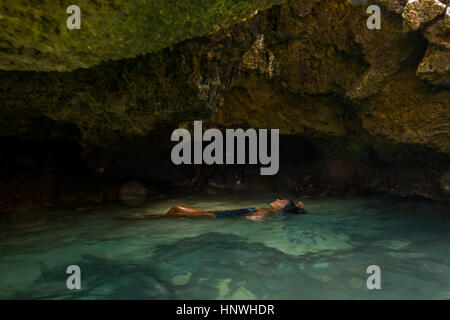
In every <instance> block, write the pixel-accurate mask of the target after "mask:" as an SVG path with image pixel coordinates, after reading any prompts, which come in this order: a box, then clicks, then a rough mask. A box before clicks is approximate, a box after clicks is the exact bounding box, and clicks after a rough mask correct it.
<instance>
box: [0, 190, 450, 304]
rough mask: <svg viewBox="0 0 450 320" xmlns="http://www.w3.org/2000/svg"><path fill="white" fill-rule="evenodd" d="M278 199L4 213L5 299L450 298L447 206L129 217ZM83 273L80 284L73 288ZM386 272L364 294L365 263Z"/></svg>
mask: <svg viewBox="0 0 450 320" xmlns="http://www.w3.org/2000/svg"><path fill="white" fill-rule="evenodd" d="M277 197H281V195H274V194H259V195H248V194H247V195H243V194H240V195H223V196H214V197H212V196H208V197H207V198H205V197H200V196H177V197H171V198H166V199H159V200H153V201H151V202H149V203H147V204H146V205H145V206H144V207H143V208H130V207H126V206H124V205H123V204H116V205H110V206H108V207H107V208H97V209H88V210H71V211H67V212H55V213H47V214H42V213H35V214H32V215H23V214H21V215H15V216H3V217H0V218H1V220H0V234H1V238H2V239H1V242H0V274H1V277H0V298H2V299H12V298H15V299H26V298H28V299H30V298H31V299H315V298H319V299H415V298H425V299H450V233H449V230H450V206H449V205H446V204H440V203H436V202H430V201H423V200H411V199H409V200H403V199H399V198H392V197H384V196H372V197H365V198H345V199H344V198H341V199H338V198H335V199H308V198H303V199H293V200H302V201H304V202H305V207H306V209H307V210H308V214H306V215H287V216H273V217H270V218H268V219H266V220H264V221H262V222H254V221H250V220H247V219H242V218H238V217H230V218H221V219H211V218H201V219H162V220H139V221H126V220H120V219H117V218H119V217H132V216H136V215H142V214H150V213H162V212H165V211H167V210H168V209H169V208H170V207H171V206H172V205H174V204H185V205H188V206H193V207H199V208H203V209H207V210H224V209H236V208H243V207H255V206H266V203H268V202H269V201H271V200H273V199H274V198H277ZM72 264H76V265H79V266H80V268H81V278H82V284H81V286H82V289H81V290H79V291H76V290H75V291H70V290H68V289H67V288H66V279H67V277H68V275H67V274H66V268H67V266H69V265H72ZM369 265H378V266H380V268H381V279H382V282H381V286H382V289H381V290H368V289H367V287H366V280H367V277H368V276H369V275H368V274H366V268H367V267H368V266H369Z"/></svg>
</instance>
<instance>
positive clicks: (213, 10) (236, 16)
mask: <svg viewBox="0 0 450 320" xmlns="http://www.w3.org/2000/svg"><path fill="white" fill-rule="evenodd" d="M282 2H284V0H183V1H175V0H142V1H138V0H131V1H130V0H126V1H125V0H111V1H91V0H79V1H77V2H76V4H77V5H78V6H79V7H80V9H81V29H80V30H72V31H70V30H68V29H67V27H66V20H67V18H68V17H69V14H67V13H66V10H67V7H68V5H69V4H68V3H67V2H61V1H54V0H44V1H39V2H36V1H33V0H24V1H2V2H0V69H2V70H23V71H26V70H28V71H31V70H32V71H70V70H74V69H77V68H89V67H92V66H93V65H96V64H98V63H100V62H102V61H107V60H112V59H121V58H131V57H135V56H137V55H139V54H143V53H149V52H154V51H158V50H161V49H163V48H165V47H168V46H170V45H172V44H174V43H178V42H180V41H183V40H185V39H190V38H193V37H197V36H203V35H205V34H209V33H212V32H216V31H218V30H219V29H221V28H224V27H226V26H229V25H231V24H233V23H236V22H239V21H241V20H243V19H246V18H248V17H250V16H252V15H253V14H254V13H255V11H257V10H259V9H266V8H268V7H270V6H272V5H274V4H279V3H282Z"/></svg>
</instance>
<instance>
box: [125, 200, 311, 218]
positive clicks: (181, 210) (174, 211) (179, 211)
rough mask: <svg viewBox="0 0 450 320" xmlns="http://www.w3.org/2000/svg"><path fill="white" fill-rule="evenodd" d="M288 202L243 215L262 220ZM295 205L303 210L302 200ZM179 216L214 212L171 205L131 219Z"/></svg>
mask: <svg viewBox="0 0 450 320" xmlns="http://www.w3.org/2000/svg"><path fill="white" fill-rule="evenodd" d="M288 204H289V200H286V199H283V200H280V199H277V200H275V201H273V202H271V203H270V208H256V212H252V213H249V214H246V215H244V216H243V217H245V218H247V219H250V220H254V221H259V220H262V219H263V218H264V216H267V215H269V214H274V213H280V212H282V210H283V208H284V207H285V206H286V205H288ZM296 206H297V208H298V210H299V212H303V207H304V206H303V203H302V202H299V203H298V204H297V205H296ZM181 217H183V218H198V217H209V218H216V215H215V214H214V212H211V211H204V210H201V209H196V208H190V207H187V206H180V205H176V206H174V207H172V208H171V209H170V210H169V211H167V213H165V214H151V215H146V216H142V217H139V218H132V219H133V220H134V219H159V218H181Z"/></svg>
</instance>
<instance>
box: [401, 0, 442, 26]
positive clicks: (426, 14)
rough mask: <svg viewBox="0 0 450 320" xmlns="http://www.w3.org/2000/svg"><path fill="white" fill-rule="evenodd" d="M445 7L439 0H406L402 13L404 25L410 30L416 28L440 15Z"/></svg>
mask: <svg viewBox="0 0 450 320" xmlns="http://www.w3.org/2000/svg"><path fill="white" fill-rule="evenodd" d="M446 7H447V6H446V5H445V4H444V3H442V2H441V1H439V0H408V3H407V4H406V6H405V9H404V10H403V14H402V16H403V19H405V20H404V21H405V26H406V27H408V28H410V29H412V30H418V29H420V28H422V27H423V26H425V24H427V23H428V22H430V21H432V20H434V19H435V18H436V17H438V16H440V15H442V14H443V13H444V12H445V10H446Z"/></svg>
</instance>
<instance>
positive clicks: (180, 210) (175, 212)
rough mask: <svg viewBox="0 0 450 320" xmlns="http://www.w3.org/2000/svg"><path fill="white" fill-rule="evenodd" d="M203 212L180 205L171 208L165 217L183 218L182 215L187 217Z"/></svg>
mask: <svg viewBox="0 0 450 320" xmlns="http://www.w3.org/2000/svg"><path fill="white" fill-rule="evenodd" d="M201 212H203V210H200V209H196V208H190V207H186V206H180V205H176V206H174V207H172V208H171V209H170V210H169V211H167V213H166V215H168V216H180V215H182V216H184V215H187V216H188V215H189V214H190V213H197V214H198V213H201Z"/></svg>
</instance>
